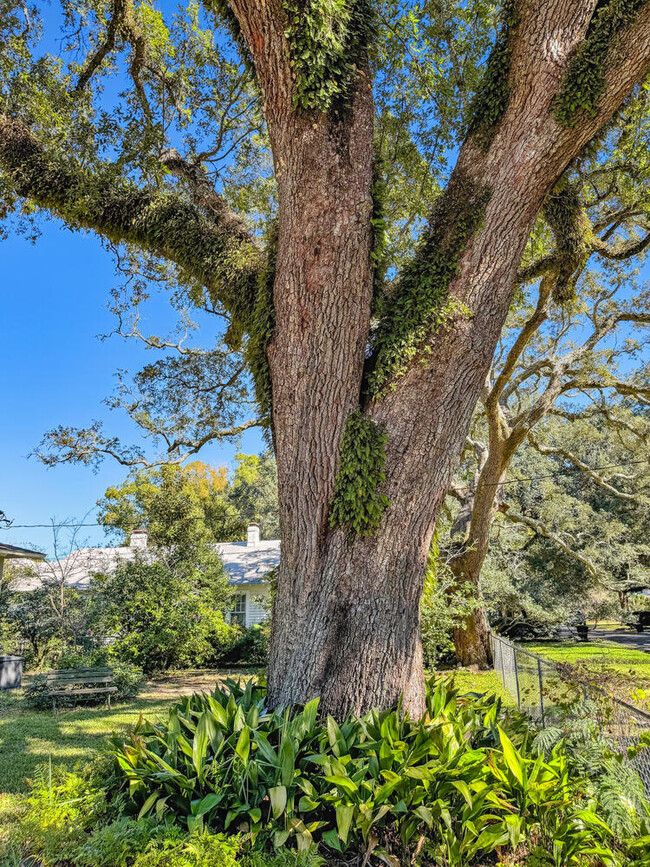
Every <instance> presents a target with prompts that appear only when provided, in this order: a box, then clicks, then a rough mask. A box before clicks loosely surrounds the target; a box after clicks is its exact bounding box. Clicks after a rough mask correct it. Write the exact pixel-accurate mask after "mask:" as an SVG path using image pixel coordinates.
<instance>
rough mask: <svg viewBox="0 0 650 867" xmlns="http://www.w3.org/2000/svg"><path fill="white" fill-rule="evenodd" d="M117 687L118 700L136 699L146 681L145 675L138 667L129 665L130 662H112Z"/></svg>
mask: <svg viewBox="0 0 650 867" xmlns="http://www.w3.org/2000/svg"><path fill="white" fill-rule="evenodd" d="M110 665H111V668H112V669H113V677H114V680H115V686H116V687H117V694H116V698H118V699H126V698H135V696H136V695H137V694H138V693H139V692H140V686H141V685H142V681H143V680H144V673H143V671H142V669H141V668H138V666H137V665H129V663H128V662H121V661H119V660H115V661H114V662H111V664H110Z"/></svg>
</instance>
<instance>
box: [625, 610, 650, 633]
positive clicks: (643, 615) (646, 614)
mask: <svg viewBox="0 0 650 867" xmlns="http://www.w3.org/2000/svg"><path fill="white" fill-rule="evenodd" d="M625 622H626V623H627V625H628V626H629V627H631V628H632V629H636V631H637V632H643V631H644V629H645V628H646V626H649V627H650V611H631V612H630V616H629V617H628V619H627V620H626V621H625Z"/></svg>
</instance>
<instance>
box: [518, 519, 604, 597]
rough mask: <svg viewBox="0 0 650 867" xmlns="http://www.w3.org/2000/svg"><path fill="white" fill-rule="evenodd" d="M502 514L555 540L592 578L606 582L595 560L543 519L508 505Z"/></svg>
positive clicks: (536, 532)
mask: <svg viewBox="0 0 650 867" xmlns="http://www.w3.org/2000/svg"><path fill="white" fill-rule="evenodd" d="M501 514H502V515H505V517H506V518H507V519H508V520H509V521H511V522H512V523H513V524H524V525H525V526H526V527H528V528H529V529H530V530H532V531H533V533H535V534H536V535H538V536H543V537H544V538H545V539H548V540H549V541H551V542H553V543H554V544H555V545H557V546H558V548H560V549H561V550H562V551H564V553H565V554H566V555H567V556H569V557H571V558H572V559H573V560H577V561H578V562H579V563H582V565H583V566H584V567H585V569H586V570H587V572H588V573H589V574H590V575H591V577H592V578H594V579H595V580H596V581H598V582H599V583H605V582H604V580H603V576H602V575H601V574H600V572H599V571H598V569H597V568H596V566H594V564H593V562H592V561H591V560H590V559H589V557H585V556H584V554H581V553H580V552H579V551H577V550H576V549H575V547H573V546H571V545H569V544H568V543H567V542H565V541H564V539H562V537H561V536H558V535H557V533H554V532H553V531H552V530H551V529H550V527H548V526H547V525H546V524H545V523H544V522H543V521H537V520H535V519H534V518H529V517H528V515H521V514H519V513H518V512H514V511H513V510H512V509H511V508H508V507H505V508H503V509H501Z"/></svg>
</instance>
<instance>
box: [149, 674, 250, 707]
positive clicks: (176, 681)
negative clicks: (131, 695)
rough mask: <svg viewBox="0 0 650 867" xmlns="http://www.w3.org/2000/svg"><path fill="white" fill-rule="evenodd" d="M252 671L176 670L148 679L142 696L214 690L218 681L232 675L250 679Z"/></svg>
mask: <svg viewBox="0 0 650 867" xmlns="http://www.w3.org/2000/svg"><path fill="white" fill-rule="evenodd" d="M251 674H252V672H250V671H248V670H242V669H241V668H239V669H232V670H227V669H219V670H217V669H193V670H192V671H175V672H171V673H168V674H164V675H161V676H160V677H155V678H152V679H151V680H148V681H147V682H146V684H144V686H143V687H142V690H141V692H140V696H141V697H142V698H154V699H170V701H173V700H174V699H175V698H178V697H179V696H183V695H192V694H193V693H195V692H212V690H213V689H214V688H215V686H216V685H217V683H218V682H220V681H223V680H225V679H226V678H228V677H231V678H232V679H233V680H238V679H239V678H244V679H248V678H249V677H250V676H251Z"/></svg>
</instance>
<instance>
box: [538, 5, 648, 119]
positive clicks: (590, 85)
mask: <svg viewBox="0 0 650 867" xmlns="http://www.w3.org/2000/svg"><path fill="white" fill-rule="evenodd" d="M647 2H648V0H599V2H598V3H597V5H596V9H595V11H594V14H593V16H592V19H591V23H590V24H589V29H588V31H587V35H586V37H585V39H584V40H583V42H582V43H581V45H580V46H579V48H578V50H577V51H576V53H575V55H574V57H573V59H572V60H571V63H570V65H569V69H568V71H567V74H566V76H565V77H564V81H563V82H562V88H561V90H560V94H559V96H558V97H557V99H556V100H555V103H554V113H555V117H556V118H557V120H558V121H559V122H560V123H561V124H563V125H564V126H567V127H574V126H577V124H578V123H579V121H580V118H581V116H582V115H584V114H587V115H589V116H591V117H593V116H595V114H596V113H597V111H598V105H599V103H600V98H601V96H602V95H603V93H604V92H605V87H606V83H607V82H606V76H607V60H608V57H609V54H610V48H611V47H612V45H613V43H614V42H615V40H616V38H617V37H618V36H619V34H620V33H621V31H622V30H623V29H624V28H625V27H627V26H628V25H629V24H631V23H632V22H633V21H634V18H635V17H636V14H637V12H638V11H639V10H640V9H641V7H642V6H644V5H645V4H646V3H647Z"/></svg>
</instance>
